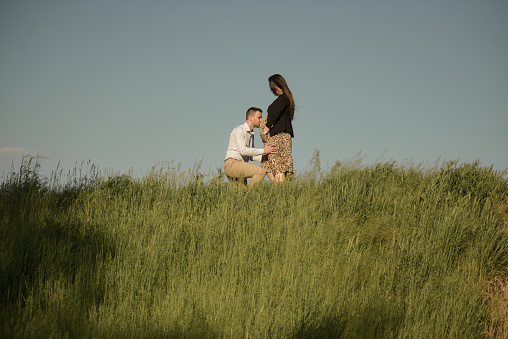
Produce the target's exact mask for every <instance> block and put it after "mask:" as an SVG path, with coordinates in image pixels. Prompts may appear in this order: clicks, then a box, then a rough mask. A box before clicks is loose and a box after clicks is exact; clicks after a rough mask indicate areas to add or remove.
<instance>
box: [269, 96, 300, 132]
mask: <svg viewBox="0 0 508 339" xmlns="http://www.w3.org/2000/svg"><path fill="white" fill-rule="evenodd" d="M289 104H290V102H289V98H288V96H287V95H286V94H285V93H282V94H281V95H279V96H278V97H277V99H275V100H274V102H272V104H271V105H270V106H268V110H267V111H268V118H266V127H268V128H269V129H270V136H274V135H275V134H278V133H282V132H286V133H289V134H290V135H291V137H293V138H294V133H293V125H292V124H291V114H290V105H289Z"/></svg>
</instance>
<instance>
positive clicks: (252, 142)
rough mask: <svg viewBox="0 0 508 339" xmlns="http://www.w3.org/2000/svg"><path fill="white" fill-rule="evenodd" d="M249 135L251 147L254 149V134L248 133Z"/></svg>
mask: <svg viewBox="0 0 508 339" xmlns="http://www.w3.org/2000/svg"><path fill="white" fill-rule="evenodd" d="M247 133H249V145H248V146H249V147H254V133H253V132H251V131H249V132H247Z"/></svg>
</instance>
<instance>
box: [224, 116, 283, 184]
mask: <svg viewBox="0 0 508 339" xmlns="http://www.w3.org/2000/svg"><path fill="white" fill-rule="evenodd" d="M262 112H263V111H262V110H261V109H259V108H257V107H251V108H249V109H248V110H247V113H246V114H245V123H244V124H242V125H240V126H238V127H236V128H235V129H234V130H233V132H231V134H230V136H229V145H228V150H227V152H226V160H224V171H225V172H226V175H227V176H228V179H230V180H232V179H234V178H236V179H238V178H244V179H245V183H246V182H247V178H251V180H250V183H249V187H252V186H253V185H255V184H256V183H258V182H260V181H262V180H263V179H264V178H265V174H266V172H265V170H264V169H262V168H261V167H259V166H256V165H254V164H249V161H250V160H252V161H258V162H261V156H262V155H263V154H271V153H276V152H277V148H276V147H273V146H272V145H265V147H264V148H254V132H253V130H254V127H258V128H259V125H260V124H261V119H262V115H261V113H262Z"/></svg>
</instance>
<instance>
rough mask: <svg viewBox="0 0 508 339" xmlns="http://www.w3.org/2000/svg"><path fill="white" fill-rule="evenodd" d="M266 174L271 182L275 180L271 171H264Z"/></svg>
mask: <svg viewBox="0 0 508 339" xmlns="http://www.w3.org/2000/svg"><path fill="white" fill-rule="evenodd" d="M266 176H267V177H268V179H270V181H271V182H273V181H274V180H275V177H274V176H273V173H266Z"/></svg>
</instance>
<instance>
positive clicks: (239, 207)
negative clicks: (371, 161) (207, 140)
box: [0, 153, 508, 338]
mask: <svg viewBox="0 0 508 339" xmlns="http://www.w3.org/2000/svg"><path fill="white" fill-rule="evenodd" d="M312 164H313V165H312V168H311V169H310V170H308V171H307V172H305V173H301V174H299V175H298V176H297V177H296V178H295V179H294V180H292V181H291V182H287V183H284V184H281V185H279V186H277V187H274V186H272V185H271V184H269V183H268V182H267V183H262V184H260V185H258V186H257V187H255V188H254V189H246V188H242V187H238V186H236V185H232V184H229V183H228V182H227V179H225V178H224V176H223V175H222V173H221V172H220V171H219V172H218V173H215V174H211V175H201V174H199V172H198V170H196V169H195V170H190V171H188V172H184V171H182V170H181V169H179V168H174V167H171V166H169V165H168V166H159V167H157V168H154V169H153V170H152V171H151V172H150V173H147V175H145V176H144V177H143V178H138V179H136V178H133V177H132V176H130V175H109V176H104V175H100V174H98V173H96V172H95V171H93V168H92V170H91V171H89V173H88V174H87V177H83V176H82V175H81V173H77V172H76V171H75V172H74V173H71V175H70V178H69V179H68V180H67V182H65V183H61V182H59V180H62V179H61V178H62V177H63V176H62V175H53V176H51V177H50V178H49V179H48V178H43V177H42V176H41V175H39V166H40V165H39V163H38V161H37V160H34V159H25V160H24V162H23V164H22V166H21V169H20V172H19V173H14V174H10V175H9V176H8V177H7V178H4V181H3V183H2V184H1V187H0V270H1V271H0V300H1V306H0V319H1V320H0V337H54V338H59V337H71V338H80V337H149V338H153V337H189V338H193V337H205V336H206V337H228V338H229V337H232V338H245V337H253V338H267V337H282V338H288V337H290V338H313V337H316V338H325V337H329V338H335V337H344V338H374V337H379V338H383V337H385V338H394V337H400V338H445V337H449V338H477V337H480V336H482V335H486V333H487V332H488V331H491V329H492V328H493V326H494V327H495V326H497V325H496V324H494V323H493V320H492V317H491V313H492V307H491V304H490V303H489V302H488V298H487V296H486V292H485V290H486V286H487V285H488V284H489V283H490V282H492V281H494V280H495V279H498V278H499V277H502V276H505V275H506V273H507V266H508V233H507V225H506V219H505V218H506V216H505V213H506V199H507V198H508V186H507V183H508V180H507V179H506V174H507V173H506V172H504V173H499V172H496V171H493V170H492V168H484V167H481V166H480V165H479V163H473V164H459V163H458V162H448V163H445V164H443V165H441V166H440V167H439V166H437V165H436V166H434V167H433V168H425V167H424V166H423V165H420V166H410V165H398V164H396V163H390V162H387V163H379V164H375V165H372V166H359V165H357V164H355V163H354V162H352V163H351V164H341V163H339V162H337V163H336V164H335V165H334V166H333V168H331V169H329V170H326V171H325V170H321V167H320V166H319V153H317V154H316V155H315V157H314V158H313V160H312Z"/></svg>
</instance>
